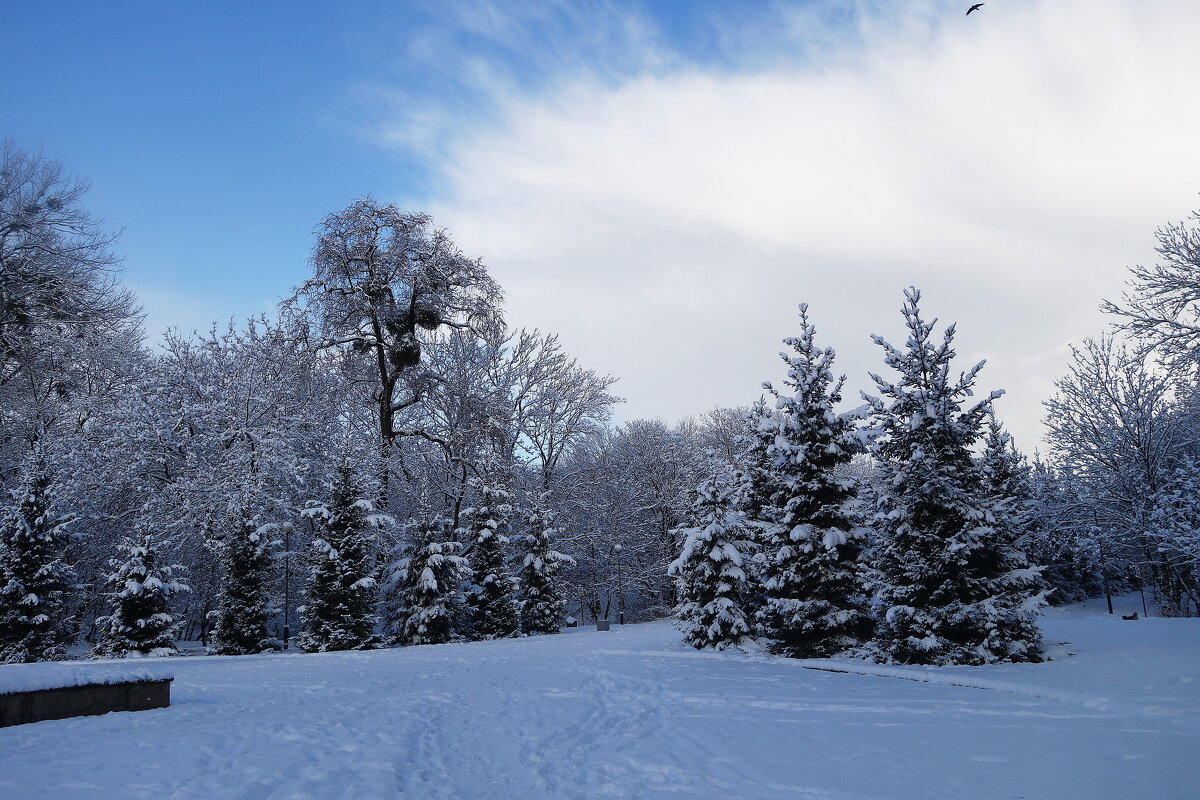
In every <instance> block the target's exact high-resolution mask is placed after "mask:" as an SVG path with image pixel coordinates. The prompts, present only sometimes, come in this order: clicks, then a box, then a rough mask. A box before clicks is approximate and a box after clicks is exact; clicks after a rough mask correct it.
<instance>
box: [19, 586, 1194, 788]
mask: <svg viewBox="0 0 1200 800" xmlns="http://www.w3.org/2000/svg"><path fill="white" fill-rule="evenodd" d="M1051 613H1052V616H1051V617H1049V618H1048V619H1047V620H1046V624H1045V628H1046V631H1047V635H1048V639H1050V640H1052V641H1067V642H1070V644H1068V645H1062V646H1061V647H1057V648H1056V652H1057V656H1058V658H1057V659H1056V660H1055V661H1054V662H1052V663H1049V664H1041V665H1036V664H1034V665H1020V666H1000V667H987V668H978V669H964V668H950V669H946V670H941V671H938V672H940V673H945V674H946V675H948V676H950V677H952V678H957V679H958V680H959V681H960V682H961V681H964V680H976V681H978V682H980V683H986V682H989V681H990V682H993V683H994V684H996V686H995V687H993V688H988V689H978V688H966V687H963V686H955V685H947V684H946V683H928V682H917V681H911V680H897V679H895V678H889V677H872V676H864V675H854V674H840V673H831V672H824V671H814V670H810V669H804V668H803V667H801V666H799V665H798V664H797V663H796V662H792V661H787V660H783V659H774V658H769V657H764V656H745V655H741V654H737V653H727V654H714V653H701V652H696V651H694V650H690V649H688V648H685V647H684V646H683V645H682V644H680V642H679V634H678V633H677V632H676V631H675V630H673V629H672V627H671V626H670V625H669V624H666V623H654V624H648V625H638V626H627V627H625V628H623V629H620V630H614V631H613V632H611V633H597V632H595V631H594V630H590V629H582V630H579V631H575V632H571V633H568V634H565V635H562V636H553V637H540V638H535V639H528V640H509V641H498V642H481V643H475V644H460V645H437V646H428V647H410V648H405V649H396V650H386V651H379V652H372V653H330V654H316V655H270V656H242V657H228V658H218V657H209V658H179V659H171V660H170V661H169V662H167V663H164V664H163V667H164V668H166V667H169V671H170V672H171V673H173V674H174V675H175V678H176V680H175V684H174V692H173V694H174V697H173V700H174V704H173V705H172V706H171V708H168V709H161V710H156V711H142V712H136V713H120V714H108V715H106V716H103V717H86V718H78V719H70V720H58V721H52V722H41V723H36V724H33V725H25V726H18V727H13V728H7V729H3V730H0V797H12V798H33V797H63V798H111V797H118V796H119V797H154V798H192V797H196V798H200V797H204V798H210V797H236V798H305V797H313V798H343V797H344V798H376V797H378V798H388V797H414V798H451V797H462V798H493V797H494V798H560V797H561V798H595V797H600V798H606V797H607V798H635V797H638V798H643V797H644V798H689V797H697V798H713V797H738V798H771V797H778V798H832V799H839V798H864V799H868V798H968V797H969V798H1076V797H1079V798H1122V800H1131V799H1135V798H1155V799H1156V800H1158V799H1166V798H1189V800H1190V799H1191V798H1195V797H1200V759H1197V755H1198V754H1200V725H1197V722H1196V720H1197V717H1198V716H1200V621H1197V620H1158V619H1152V620H1139V621H1137V622H1123V621H1121V620H1120V619H1119V618H1111V617H1107V616H1099V615H1096V614H1090V615H1081V614H1080V612H1079V611H1078V610H1075V611H1067V612H1062V611H1056V612H1051ZM1068 652H1070V653H1075V655H1071V656H1068V655H1067V653H1068ZM100 666H103V665H100ZM140 666H142V665H141V664H139V667H140ZM4 669H6V668H2V667H0V673H2V672H3V670H4ZM938 680H940V679H938ZM951 682H953V681H951ZM1013 686H1019V687H1024V688H1023V689H1022V690H1020V691H1013V690H1011V687H1013ZM1031 687H1032V688H1033V689H1039V690H1040V694H1039V693H1038V692H1030V691H1026V690H1025V689H1029V688H1031Z"/></svg>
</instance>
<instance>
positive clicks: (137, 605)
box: [92, 534, 189, 658]
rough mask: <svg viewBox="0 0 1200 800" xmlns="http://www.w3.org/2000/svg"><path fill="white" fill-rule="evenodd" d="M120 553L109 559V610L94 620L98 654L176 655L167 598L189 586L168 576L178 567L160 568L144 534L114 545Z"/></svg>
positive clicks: (174, 625) (177, 624) (174, 627)
mask: <svg viewBox="0 0 1200 800" xmlns="http://www.w3.org/2000/svg"><path fill="white" fill-rule="evenodd" d="M117 548H118V550H119V551H120V552H121V553H123V554H124V558H114V559H112V560H111V561H109V562H108V563H109V565H111V566H112V567H113V568H114V569H115V572H113V574H112V575H110V576H109V578H108V586H109V589H110V591H109V593H108V601H109V605H110V609H111V610H110V613H109V614H108V616H106V617H101V618H99V619H98V620H96V622H97V624H98V625H99V627H100V631H101V633H100V642H99V643H98V644H97V645H96V647H95V649H94V650H93V651H92V654H93V655H94V656H96V657H97V658H126V657H129V656H169V655H175V654H176V653H177V652H179V651H178V648H176V647H175V641H174V637H175V634H176V633H177V632H178V631H179V627H180V622H179V621H178V620H177V619H176V618H175V616H174V615H173V614H172V613H171V605H170V598H171V596H172V595H174V594H176V593H178V592H186V591H189V587H188V586H187V585H186V584H184V583H181V582H179V581H175V580H172V577H173V575H174V573H175V572H176V571H177V570H178V569H179V567H175V566H166V567H160V566H159V565H158V563H157V561H158V554H157V552H156V550H155V546H154V541H153V539H152V537H151V536H150V535H149V534H142V535H140V536H137V537H134V538H127V539H125V540H124V541H122V542H121V543H120V544H119V545H117Z"/></svg>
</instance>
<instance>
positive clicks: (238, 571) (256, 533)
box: [208, 512, 282, 656]
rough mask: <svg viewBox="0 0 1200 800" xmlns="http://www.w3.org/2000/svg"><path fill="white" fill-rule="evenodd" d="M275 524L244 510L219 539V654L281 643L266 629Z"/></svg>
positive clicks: (215, 650)
mask: <svg viewBox="0 0 1200 800" xmlns="http://www.w3.org/2000/svg"><path fill="white" fill-rule="evenodd" d="M274 530H275V526H274V525H271V524H268V525H261V526H260V525H257V524H255V521H254V520H252V519H250V518H249V517H248V516H247V515H246V514H245V513H244V512H243V514H242V515H241V517H240V519H239V521H238V523H237V528H236V529H235V530H234V531H233V532H231V533H229V534H227V535H226V536H224V537H222V540H221V541H219V542H217V547H218V548H219V553H220V559H221V567H222V575H221V592H220V597H219V605H218V607H217V611H216V612H215V613H216V620H217V621H216V626H215V627H214V629H213V633H212V638H213V644H212V645H211V646H210V647H209V649H208V650H209V652H210V653H212V654H213V655H218V656H240V655H246V654H248V653H261V652H262V651H264V650H278V649H279V648H280V647H282V643H281V642H280V641H279V640H277V639H274V638H272V637H271V636H270V635H269V634H268V633H267V620H268V619H269V618H270V616H271V610H272V609H271V606H270V599H269V596H268V594H267V585H266V583H267V575H268V571H269V569H270V566H271V550H272V549H273V548H274V546H275V544H276V542H275V541H274V540H273V539H272V537H271V535H272V533H273V532H274Z"/></svg>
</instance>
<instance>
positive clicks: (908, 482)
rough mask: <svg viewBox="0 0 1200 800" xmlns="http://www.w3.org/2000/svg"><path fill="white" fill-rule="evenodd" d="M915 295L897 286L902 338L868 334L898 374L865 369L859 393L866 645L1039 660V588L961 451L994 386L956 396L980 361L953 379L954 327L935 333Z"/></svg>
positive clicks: (903, 656) (896, 658)
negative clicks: (873, 441)
mask: <svg viewBox="0 0 1200 800" xmlns="http://www.w3.org/2000/svg"><path fill="white" fill-rule="evenodd" d="M920 299H921V294H920V292H919V291H917V290H916V289H915V288H912V287H910V288H909V289H907V290H906V291H905V303H904V307H903V310H902V313H903V315H904V321H905V325H906V326H907V328H908V333H909V335H908V341H907V343H906V345H905V347H904V349H899V348H896V347H894V346H892V345H891V344H889V343H888V342H886V341H884V339H883V338H882V337H879V336H874V337H873V338H874V340H875V342H876V343H877V344H878V345H879V346H880V347H882V348H883V350H884V354H885V356H884V361H885V363H886V364H887V365H888V366H889V367H891V368H892V369H894V370H895V371H896V372H898V373H899V378H898V380H896V381H894V382H893V381H888V380H885V379H883V378H881V377H880V376H878V375H872V376H871V377H872V378H873V379H874V380H875V383H876V385H877V387H878V389H879V391H880V393H881V395H882V398H875V397H869V396H867V399H868V401H869V402H870V403H871V405H872V407H873V409H874V415H875V421H876V432H877V433H878V434H879V435H880V438H879V439H878V443H877V456H878V457H879V459H880V461H881V465H880V470H881V480H880V483H879V485H880V489H879V497H878V513H877V514H876V517H875V520H876V526H877V529H878V531H879V532H880V535H881V542H880V544H879V547H878V554H877V557H876V568H877V569H878V572H879V575H880V578H881V585H880V587H879V598H880V599H881V601H882V603H883V607H884V614H883V618H882V619H881V620H880V622H879V626H878V628H877V630H876V637H875V641H874V644H873V652H872V654H873V656H874V657H875V658H876V659H878V660H881V661H888V662H894V663H902V664H985V663H992V662H996V661H1040V660H1041V633H1040V631H1039V629H1038V626H1037V624H1036V621H1035V616H1036V613H1037V611H1038V609H1039V608H1040V607H1041V606H1042V605H1044V603H1045V600H1044V595H1045V591H1044V590H1043V589H1042V586H1041V581H1040V578H1039V577H1038V570H1037V568H1034V567H1030V566H1029V563H1028V560H1027V559H1026V557H1025V554H1024V553H1022V552H1021V551H1020V550H1019V549H1018V548H1017V547H1016V546H1015V545H1014V544H1013V542H1012V536H1011V533H1010V532H1009V531H1006V530H1005V529H1004V528H1005V513H1004V508H1003V503H1002V502H1000V501H998V500H997V499H996V498H995V497H994V496H990V495H989V493H988V492H987V491H986V490H985V486H984V481H983V476H982V471H981V470H980V468H979V466H978V464H977V463H976V461H975V459H974V458H973V457H972V454H971V449H972V447H973V446H974V445H975V443H976V442H977V441H978V440H979V438H980V436H981V433H982V428H983V423H984V419H985V418H986V417H987V414H988V412H989V411H990V409H991V404H992V401H993V400H994V399H996V398H997V397H999V396H1000V395H1001V392H993V393H991V394H989V395H987V396H986V397H984V398H982V399H979V400H976V401H974V402H973V403H970V404H969V405H968V404H967V403H968V401H969V398H971V397H972V395H973V387H974V384H975V378H976V376H977V374H978V373H979V370H980V369H982V367H983V362H980V363H979V364H977V365H976V366H974V367H973V368H971V369H970V370H968V371H967V372H964V373H961V374H960V375H959V376H958V377H957V378H953V377H952V376H951V371H950V370H951V362H952V360H953V358H954V356H955V351H954V331H955V328H954V326H953V325H950V326H949V327H947V328H946V330H945V332H944V334H943V337H942V341H941V343H940V344H937V343H935V342H934V341H933V326H934V322H926V321H925V320H924V319H922V318H921V312H920V308H919V303H920Z"/></svg>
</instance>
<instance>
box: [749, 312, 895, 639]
mask: <svg viewBox="0 0 1200 800" xmlns="http://www.w3.org/2000/svg"><path fill="white" fill-rule="evenodd" d="M815 334H816V329H815V328H814V327H813V325H812V324H811V323H810V322H809V321H808V306H807V304H802V305H801V306H800V336H799V337H796V338H789V339H785V340H784V344H787V345H788V346H790V347H791V349H792V352H791V353H790V354H789V353H780V357H781V358H782V359H783V361H784V363H785V364H787V366H788V377H787V378H786V379H785V381H784V383H785V385H786V386H787V391H784V392H781V391H779V390H778V389H776V388H775V387H774V386H772V385H771V384H770V383H765V384H763V388H764V389H766V390H767V391H768V392H770V393H771V395H773V396H774V398H775V404H774V408H770V407H759V409H758V411H757V413H755V414H754V415H753V416H752V419H754V421H755V422H756V434H757V437H758V439H759V442H760V444H759V446H758V447H757V448H755V449H754V450H753V451H752V452H755V453H760V454H761V455H760V456H759V457H758V459H757V461H758V464H757V466H758V471H759V473H760V476H759V480H758V482H757V483H758V487H759V489H758V491H759V494H760V496H761V497H762V499H761V500H760V502H759V503H758V506H759V510H758V515H759V517H760V519H759V520H758V521H759V528H760V534H759V536H760V541H761V542H762V545H763V549H764V552H763V554H762V558H761V561H760V564H761V574H760V575H759V580H760V581H761V584H762V590H763V592H764V595H765V596H764V598H763V600H762V603H761V606H760V607H759V608H758V610H757V613H756V622H757V625H758V632H759V633H761V634H762V635H763V636H765V637H767V638H769V639H771V640H772V641H773V643H774V644H773V649H774V650H776V651H777V652H781V653H785V654H787V655H789V656H793V657H798V658H822V657H826V656H831V655H833V654H835V653H838V652H841V651H843V650H847V649H849V648H852V647H855V646H857V645H860V644H861V643H862V642H863V641H864V640H865V639H866V638H868V637H869V634H870V631H871V617H870V614H869V613H868V611H867V604H866V591H865V588H864V585H863V572H864V566H863V564H862V554H863V547H864V544H865V543H866V539H867V536H866V534H867V531H866V529H864V528H863V527H861V526H860V525H859V524H858V523H857V520H858V519H859V518H860V517H861V513H862V511H861V509H860V508H859V505H858V500H857V497H856V485H855V481H854V480H853V478H852V476H850V475H849V474H846V473H845V471H844V470H842V471H840V472H839V468H841V467H844V465H846V464H848V463H849V462H850V460H851V459H852V458H853V457H854V453H855V452H856V451H859V450H861V449H862V445H861V443H860V441H859V438H858V436H857V434H856V432H855V430H854V425H855V421H856V419H857V417H856V415H855V413H854V412H850V413H843V414H839V413H837V412H836V411H835V410H834V406H835V405H836V404H837V403H839V402H840V401H841V399H842V398H841V390H842V383H843V381H844V378H843V379H840V380H838V381H836V382H835V381H834V379H833V373H832V372H831V370H830V367H831V366H832V364H833V360H834V352H833V350H832V349H830V348H824V349H822V348H818V347H817V345H816V344H815V342H814V336H815Z"/></svg>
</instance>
